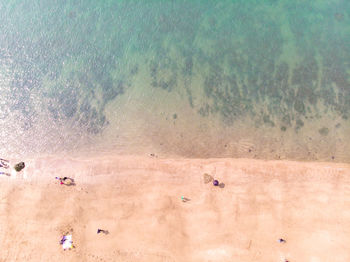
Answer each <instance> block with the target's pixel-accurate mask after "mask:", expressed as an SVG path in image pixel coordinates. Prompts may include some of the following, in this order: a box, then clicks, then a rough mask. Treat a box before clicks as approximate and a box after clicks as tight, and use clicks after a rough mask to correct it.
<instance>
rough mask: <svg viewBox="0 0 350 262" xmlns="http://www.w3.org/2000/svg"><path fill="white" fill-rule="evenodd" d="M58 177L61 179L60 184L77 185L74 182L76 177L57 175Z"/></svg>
mask: <svg viewBox="0 0 350 262" xmlns="http://www.w3.org/2000/svg"><path fill="white" fill-rule="evenodd" d="M55 178H56V179H58V180H59V181H60V184H61V185H66V186H72V185H75V183H74V179H73V178H70V177H66V176H65V177H63V178H61V177H57V176H56V177H55Z"/></svg>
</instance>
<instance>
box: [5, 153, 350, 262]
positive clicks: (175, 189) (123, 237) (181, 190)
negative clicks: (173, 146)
mask: <svg viewBox="0 0 350 262" xmlns="http://www.w3.org/2000/svg"><path fill="white" fill-rule="evenodd" d="M26 164H27V167H26V168H25V169H24V171H22V173H19V174H17V175H16V177H15V176H14V175H13V176H11V177H8V176H0V187H1V191H0V241H1V251H0V261H123V262H128V261H147V262H148V261H152V262H157V261H198V262H203V261H212V262H213V261H220V262H225V261H283V260H284V259H288V260H289V261H291V262H292V261H312V262H317V261H322V262H325V261H332V262H335V261H350V251H349V248H348V246H349V244H348V243H349V242H350V211H349V210H350V165H348V164H337V163H326V162H324V163H305V162H292V161H261V160H251V159H162V158H158V157H151V156H145V157H140V156H103V157H102V156H101V157H94V158H91V157H84V158H82V157H80V158H68V157H67V158H65V159H58V158H54V157H45V158H44V157H42V158H36V159H35V160H34V159H33V160H26ZM204 173H209V174H210V175H212V176H214V177H215V178H216V179H218V180H219V181H220V182H221V183H224V187H214V186H213V185H212V184H205V183H204V181H203V174H204ZM55 176H60V177H63V176H68V177H72V178H74V179H75V181H76V186H70V187H68V186H64V185H60V184H59V183H58V181H57V180H56V179H55ZM181 196H184V197H187V198H189V199H190V200H189V201H187V202H182V201H181ZM98 228H100V229H105V230H108V231H109V234H108V235H104V234H97V229H98ZM66 232H71V233H72V235H73V242H74V245H75V249H72V250H67V251H63V250H62V247H61V246H60V244H59V241H60V239H61V236H62V234H64V233H66ZM279 238H284V239H285V240H286V241H287V242H286V243H279V242H278V239H279Z"/></svg>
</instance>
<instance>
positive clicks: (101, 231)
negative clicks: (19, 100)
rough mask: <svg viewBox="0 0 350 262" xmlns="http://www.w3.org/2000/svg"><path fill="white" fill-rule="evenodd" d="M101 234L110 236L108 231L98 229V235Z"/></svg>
mask: <svg viewBox="0 0 350 262" xmlns="http://www.w3.org/2000/svg"><path fill="white" fill-rule="evenodd" d="M100 233H103V234H105V235H108V234H109V232H108V230H103V229H97V234H100Z"/></svg>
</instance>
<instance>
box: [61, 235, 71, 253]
mask: <svg viewBox="0 0 350 262" xmlns="http://www.w3.org/2000/svg"><path fill="white" fill-rule="evenodd" d="M62 240H63V241H62V248H63V250H66V249H71V248H73V240H72V235H66V236H63V239H62Z"/></svg>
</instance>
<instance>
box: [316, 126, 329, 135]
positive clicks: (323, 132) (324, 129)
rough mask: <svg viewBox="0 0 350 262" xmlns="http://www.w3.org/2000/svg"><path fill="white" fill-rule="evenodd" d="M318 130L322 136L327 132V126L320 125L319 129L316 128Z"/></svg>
mask: <svg viewBox="0 0 350 262" xmlns="http://www.w3.org/2000/svg"><path fill="white" fill-rule="evenodd" d="M318 132H319V133H320V134H321V135H322V136H326V135H328V133H329V129H328V128H327V127H322V128H321V129H320V130H318Z"/></svg>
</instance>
